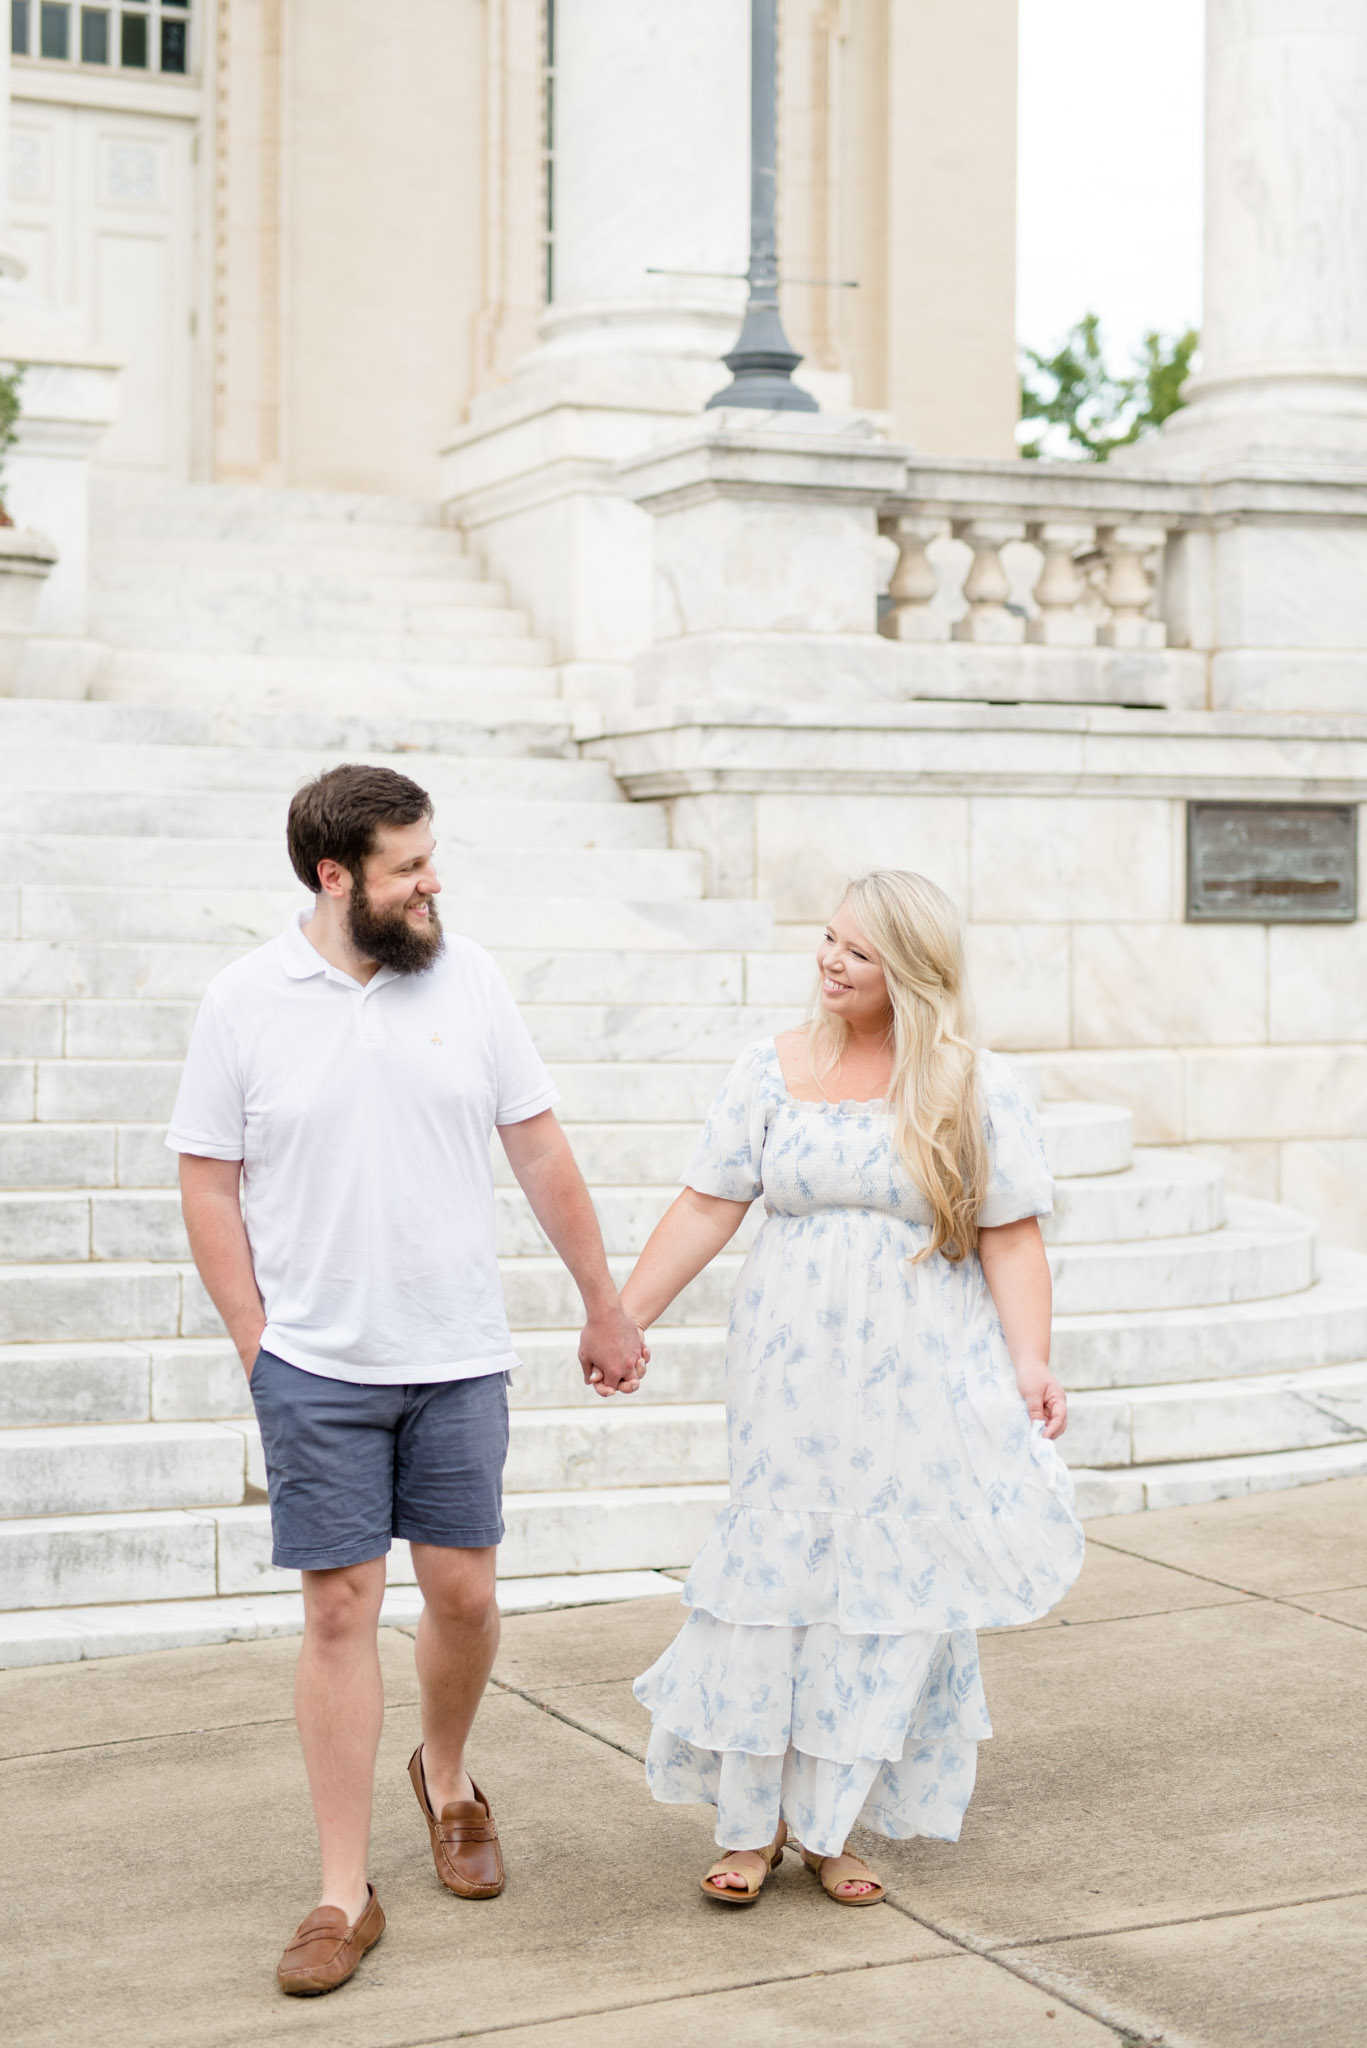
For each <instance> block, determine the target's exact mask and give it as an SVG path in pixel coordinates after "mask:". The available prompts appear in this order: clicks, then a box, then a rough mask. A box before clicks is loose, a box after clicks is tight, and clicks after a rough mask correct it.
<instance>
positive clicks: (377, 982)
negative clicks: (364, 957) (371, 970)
mask: <svg viewBox="0 0 1367 2048" xmlns="http://www.w3.org/2000/svg"><path fill="white" fill-rule="evenodd" d="M311 915H312V913H311V912H310V911H309V910H307V909H304V910H297V911H296V912H295V914H294V916H293V917H292V918H291V919H290V921H289V923H288V924H287V925H286V927H285V929H284V931H283V932H281V934H280V949H281V953H282V956H283V965H284V969H285V972H286V974H288V976H289V977H290V980H291V981H310V980H312V978H313V976H314V975H316V974H321V975H325V976H326V978H327V979H328V980H329V981H335V982H338V983H339V984H340V985H341V987H343V988H354V989H361V990H362V993H364V994H369V992H370V990H371V989H374V988H381V987H383V985H384V984H385V982H387V981H396V980H397V979H398V976H397V975H396V974H395V972H394V970H393V968H392V967H381V968H380V969H379V970H378V971H377V972H376V973H375V974H372V976H371V977H370V980H369V981H368V982H365V983H361V982H359V981H357V980H356V979H355V977H354V976H353V975H350V974H344V973H343V972H342V970H341V968H340V967H334V966H333V964H332V962H331V961H330V960H325V959H324V958H323V956H322V954H321V953H320V952H319V951H318V948H317V947H316V946H314V945H312V944H310V942H309V940H308V939H307V938H306V937H305V936H304V929H303V926H304V919H305V918H306V917H309V916H311Z"/></svg>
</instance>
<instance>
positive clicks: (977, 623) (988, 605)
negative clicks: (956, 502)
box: [954, 519, 1025, 647]
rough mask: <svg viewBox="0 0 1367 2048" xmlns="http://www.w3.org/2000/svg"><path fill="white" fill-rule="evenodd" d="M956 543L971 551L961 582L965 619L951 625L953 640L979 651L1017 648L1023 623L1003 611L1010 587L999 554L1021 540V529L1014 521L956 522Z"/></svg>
mask: <svg viewBox="0 0 1367 2048" xmlns="http://www.w3.org/2000/svg"><path fill="white" fill-rule="evenodd" d="M954 536H955V538H956V540H966V541H967V542H968V545H969V546H970V547H971V548H972V550H973V562H972V566H971V567H970V569H969V572H968V575H967V576H966V577H965V578H964V596H965V598H966V599H967V600H968V616H967V617H966V618H962V619H958V620H956V621H955V625H954V638H955V639H956V640H972V641H975V642H976V643H977V644H978V645H979V646H981V647H1018V646H1019V645H1020V643H1021V642H1022V641H1023V640H1024V638H1025V620H1024V619H1023V618H1022V617H1020V616H1019V615H1018V614H1017V613H1016V612H1009V611H1008V610H1007V609H1006V600H1007V598H1008V597H1009V596H1010V595H1011V583H1010V579H1009V577H1008V576H1007V573H1006V571H1005V569H1004V568H1003V567H1002V559H1001V551H1002V549H1003V548H1004V547H1005V546H1006V544H1007V542H1008V541H1013V540H1024V539H1025V526H1024V523H1023V522H1022V521H1021V520H1018V519H956V520H955V522H954Z"/></svg>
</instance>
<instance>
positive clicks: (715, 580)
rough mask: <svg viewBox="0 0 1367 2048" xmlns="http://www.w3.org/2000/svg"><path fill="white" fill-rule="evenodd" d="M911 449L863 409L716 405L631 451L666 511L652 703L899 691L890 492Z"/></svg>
mask: <svg viewBox="0 0 1367 2048" xmlns="http://www.w3.org/2000/svg"><path fill="white" fill-rule="evenodd" d="M905 475H906V450H905V449H904V448H896V447H892V446H889V445H888V444H887V443H886V442H880V441H878V440H876V439H875V438H874V434H873V429H872V428H871V427H870V426H869V425H868V423H867V422H862V421H860V420H859V419H857V418H854V417H847V418H845V419H843V420H842V419H840V418H839V417H838V416H836V415H832V414H829V413H826V414H810V413H809V414H799V415H795V414H793V413H755V412H753V411H734V412H732V411H718V412H711V413H708V415H707V416H706V421H705V423H701V424H699V425H697V426H695V427H693V428H692V429H690V430H689V431H688V432H687V433H686V434H684V435H682V436H681V437H679V438H678V439H675V440H671V441H669V442H668V443H665V444H662V445H659V446H657V447H655V448H653V449H650V450H648V451H647V452H646V453H645V454H642V455H638V456H635V457H633V458H632V459H630V460H628V461H626V462H624V463H622V464H621V465H620V467H619V470H618V479H619V483H620V487H621V488H622V490H623V491H624V492H625V493H626V495H627V496H628V497H629V498H630V499H632V500H633V501H634V502H635V504H637V505H639V506H640V507H641V508H642V509H643V510H645V511H647V512H649V513H650V515H651V517H652V519H653V522H654V622H653V623H654V637H653V641H652V644H651V645H650V646H649V647H648V648H647V649H645V650H644V651H643V652H642V653H641V654H640V655H639V656H638V657H637V660H636V664H635V695H636V700H637V702H639V703H651V704H653V703H663V702H666V701H668V702H674V703H695V702H698V701H700V700H706V699H727V698H729V699H733V700H735V699H748V700H750V701H754V700H761V701H767V702H770V703H772V702H776V701H777V702H791V701H794V700H798V699H807V700H817V701H822V700H824V701H830V700H833V699H843V698H852V699H855V700H859V699H863V700H868V699H870V698H875V699H876V698H879V697H886V696H889V695H891V694H893V692H894V689H895V687H896V685H895V675H896V671H897V663H896V652H895V650H894V648H893V647H892V645H891V644H890V643H889V642H888V641H886V640H884V639H883V638H882V636H881V635H880V634H879V632H878V618H877V596H876V593H877V585H878V575H877V558H876V550H877V546H878V507H879V504H880V502H881V501H882V500H883V498H884V497H885V496H886V495H887V493H888V492H889V491H893V490H896V489H898V488H900V487H901V485H902V483H903V481H904V479H905Z"/></svg>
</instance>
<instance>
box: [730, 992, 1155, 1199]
mask: <svg viewBox="0 0 1367 2048" xmlns="http://www.w3.org/2000/svg"><path fill="white" fill-rule="evenodd" d="M747 993H748V990H747ZM756 1000H757V997H756V996H754V995H751V996H750V1001H751V1002H754V1001H756ZM1039 1121H1040V1131H1041V1134H1042V1136H1043V1138H1044V1150H1045V1153H1046V1155H1047V1157H1048V1160H1049V1170H1050V1172H1051V1173H1052V1174H1053V1175H1054V1176H1055V1178H1056V1179H1058V1180H1065V1179H1073V1178H1081V1177H1083V1176H1086V1175H1091V1174H1103V1173H1123V1172H1124V1170H1125V1168H1126V1167H1127V1166H1129V1165H1130V1164H1131V1162H1132V1160H1133V1157H1134V1118H1133V1117H1132V1116H1131V1114H1130V1112H1129V1110H1128V1109H1118V1108H1116V1107H1115V1106H1114V1105H1113V1104H1111V1103H1109V1102H1045V1103H1043V1104H1042V1105H1041V1107H1040V1112H1039Z"/></svg>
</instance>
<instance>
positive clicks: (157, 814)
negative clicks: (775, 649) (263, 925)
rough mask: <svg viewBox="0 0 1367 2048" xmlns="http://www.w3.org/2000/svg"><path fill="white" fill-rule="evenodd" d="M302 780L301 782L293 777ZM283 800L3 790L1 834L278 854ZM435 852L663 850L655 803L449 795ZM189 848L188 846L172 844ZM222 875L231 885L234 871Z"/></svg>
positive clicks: (232, 793) (237, 794)
mask: <svg viewBox="0 0 1367 2048" xmlns="http://www.w3.org/2000/svg"><path fill="white" fill-rule="evenodd" d="M301 779H302V778H301ZM287 805H288V799H287V798H286V797H285V795H284V793H283V792H281V793H280V794H278V795H277V794H274V793H270V794H265V795H259V796H258V795H252V794H249V793H247V792H243V791H237V790H222V791H219V790H214V791H200V792H197V793H196V794H194V795H190V794H179V795H177V794H176V793H174V792H170V791H163V792H161V793H160V794H141V793H139V792H136V791H133V792H128V791H107V792H106V791H92V792H90V793H88V794H87V795H86V796H84V797H83V798H82V800H81V802H80V804H79V805H73V803H72V800H71V797H70V794H69V793H68V792H67V791H65V790H20V789H15V790H11V791H10V793H9V794H8V795H7V796H6V798H5V807H4V817H3V828H4V831H5V832H6V833H7V834H8V835H9V836H10V837H11V838H19V837H20V835H28V834H36V835H40V836H41V835H49V836H55V837H57V838H60V839H62V840H65V841H70V840H72V839H76V840H78V841H79V842H80V845H81V846H82V847H86V848H88V846H89V842H90V841H91V840H100V839H138V840H146V839H155V840H156V841H158V843H159V844H161V845H162V846H166V845H168V844H170V843H176V844H177V846H178V857H182V856H188V855H190V854H191V853H192V852H193V851H194V849H195V847H196V846H197V845H198V844H199V843H201V842H204V841H208V842H210V843H215V842H216V843H219V844H223V845H230V846H232V847H233V848H234V850H235V856H236V853H239V852H244V851H246V850H247V849H250V852H251V854H252V856H253V857H256V856H258V855H259V853H260V852H261V851H262V850H266V849H268V850H269V851H270V852H271V853H274V854H279V852H280V849H281V848H282V847H283V845H284V838H285V814H286V809H287ZM438 823H439V828H440V829H439V833H438V840H439V845H440V848H441V850H442V851H443V852H445V851H446V850H447V849H449V848H451V847H457V846H462V847H464V846H475V847H485V848H487V847H493V846H512V847H530V846H544V847H555V848H557V849H558V848H560V847H566V846H570V847H610V846H633V847H636V846H640V847H653V848H664V847H667V846H668V844H669V837H668V831H667V829H666V820H665V817H664V814H663V812H662V811H661V810H660V808H659V807H658V805H655V804H628V803H604V802H579V801H575V800H573V799H572V798H566V799H565V800H563V801H560V800H556V799H552V798H544V799H542V800H541V801H539V802H536V801H534V802H530V803H524V802H520V801H518V800H517V799H516V798H503V799H501V800H498V799H496V800H493V801H486V800H483V799H480V798H471V797H469V796H467V795H465V794H463V793H462V792H459V791H458V792H456V793H454V794H452V795H451V796H450V797H449V798H447V797H443V798H442V802H441V816H440V819H439V821H438ZM187 840H188V841H189V842H190V845H189V846H184V845H181V844H180V842H183V841H187ZM225 872H226V873H227V874H228V875H229V876H230V877H232V878H233V879H235V880H236V879H240V877H239V876H238V874H237V873H236V870H235V867H230V868H228V869H226V870H225Z"/></svg>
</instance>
